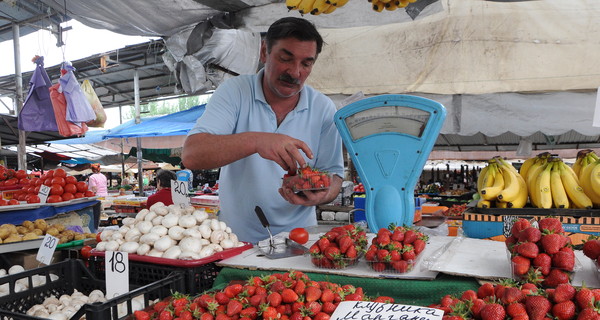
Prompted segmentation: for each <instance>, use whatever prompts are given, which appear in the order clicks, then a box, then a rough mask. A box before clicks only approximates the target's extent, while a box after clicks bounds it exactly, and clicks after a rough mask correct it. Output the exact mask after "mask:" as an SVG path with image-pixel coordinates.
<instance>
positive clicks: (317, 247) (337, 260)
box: [309, 224, 367, 269]
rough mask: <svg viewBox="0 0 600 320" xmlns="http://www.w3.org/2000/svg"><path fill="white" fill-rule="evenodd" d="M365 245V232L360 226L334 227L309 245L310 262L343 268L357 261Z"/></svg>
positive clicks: (319, 265)
mask: <svg viewBox="0 0 600 320" xmlns="http://www.w3.org/2000/svg"><path fill="white" fill-rule="evenodd" d="M366 245H367V233H366V232H365V230H363V229H362V228H361V227H359V226H357V225H354V224H349V225H345V226H340V227H334V228H332V229H331V230H329V231H328V232H326V233H325V234H324V235H323V236H321V238H319V240H317V241H316V242H315V243H314V244H313V245H312V246H311V247H310V249H309V252H310V257H311V262H312V263H313V265H315V266H317V267H320V268H328V269H343V268H345V267H348V266H351V265H354V264H355V263H356V262H358V259H359V258H360V256H361V255H362V254H363V253H364V251H365V247H366Z"/></svg>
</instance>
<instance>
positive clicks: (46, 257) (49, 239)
mask: <svg viewBox="0 0 600 320" xmlns="http://www.w3.org/2000/svg"><path fill="white" fill-rule="evenodd" d="M57 245H58V238H56V237H53V236H51V235H49V234H46V236H45V237H44V240H42V244H41V245H40V248H39V249H38V253H37V256H36V257H35V259H36V260H37V261H39V262H41V263H43V264H45V265H50V264H51V263H52V256H53V255H54V250H56V246H57Z"/></svg>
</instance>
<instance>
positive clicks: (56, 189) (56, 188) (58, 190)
mask: <svg viewBox="0 0 600 320" xmlns="http://www.w3.org/2000/svg"><path fill="white" fill-rule="evenodd" d="M64 192H65V189H64V188H63V187H62V186H61V185H60V184H58V183H54V184H52V186H51V187H50V194H51V195H57V196H60V195H62V194H63V193H64Z"/></svg>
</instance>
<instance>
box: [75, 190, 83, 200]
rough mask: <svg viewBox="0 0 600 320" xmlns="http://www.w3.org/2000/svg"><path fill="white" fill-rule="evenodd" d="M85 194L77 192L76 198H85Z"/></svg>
mask: <svg viewBox="0 0 600 320" xmlns="http://www.w3.org/2000/svg"><path fill="white" fill-rule="evenodd" d="M84 196H85V195H84V194H83V193H81V192H76V193H75V199H79V198H83V197H84Z"/></svg>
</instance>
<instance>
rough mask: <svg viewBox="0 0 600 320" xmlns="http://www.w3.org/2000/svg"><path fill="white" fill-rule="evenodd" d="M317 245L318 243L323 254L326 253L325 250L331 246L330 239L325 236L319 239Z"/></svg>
mask: <svg viewBox="0 0 600 320" xmlns="http://www.w3.org/2000/svg"><path fill="white" fill-rule="evenodd" d="M316 243H317V246H318V247H319V249H320V250H321V252H323V251H325V249H326V248H327V247H329V244H330V242H329V239H327V237H324V236H323V237H321V238H319V240H317V242H316Z"/></svg>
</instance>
